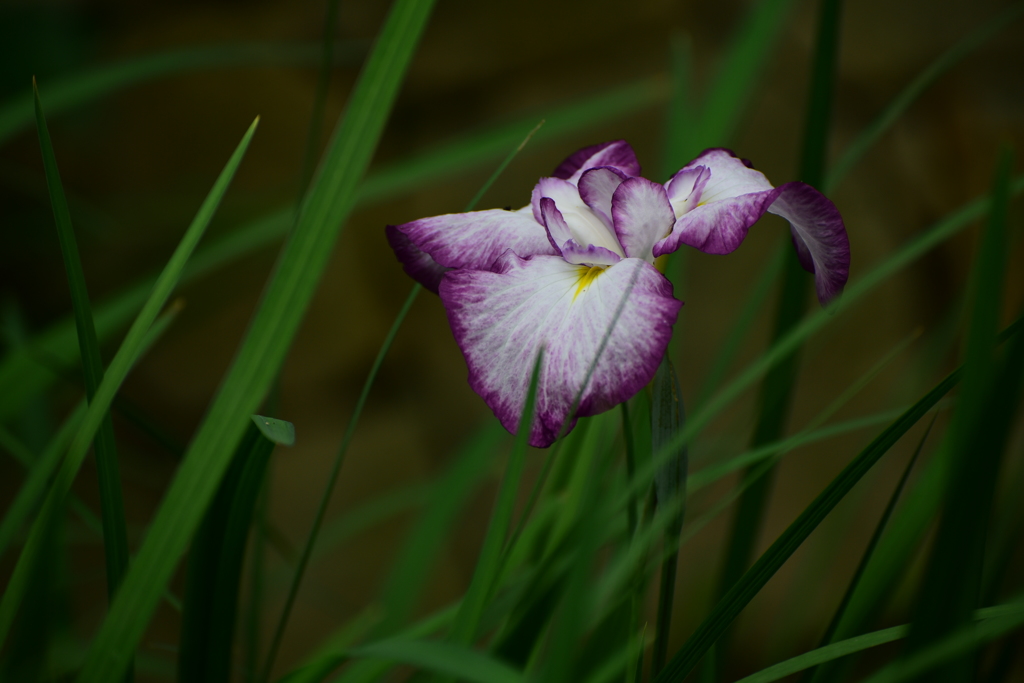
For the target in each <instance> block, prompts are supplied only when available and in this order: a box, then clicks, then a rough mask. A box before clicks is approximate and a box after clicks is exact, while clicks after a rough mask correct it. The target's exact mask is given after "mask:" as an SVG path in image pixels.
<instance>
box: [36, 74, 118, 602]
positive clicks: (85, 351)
mask: <svg viewBox="0 0 1024 683" xmlns="http://www.w3.org/2000/svg"><path fill="white" fill-rule="evenodd" d="M32 94H33V103H34V105H35V115H36V130H37V132H38V133H39V147H40V149H41V150H42V154H43V168H44V169H45V172H46V186H47V188H48V190H49V193H50V203H51V204H52V206H53V219H54V223H56V224H57V236H58V239H59V241H60V249H61V254H62V255H63V257H64V269H65V270H66V271H67V277H68V288H69V289H70V291H71V304H72V307H73V309H74V315H75V329H76V330H77V332H78V347H79V352H80V354H81V357H82V375H83V378H84V379H85V395H86V399H87V400H89V401H93V400H94V399H95V397H96V390H97V389H98V388H99V386H100V382H101V381H102V380H103V360H102V358H100V344H99V341H98V340H97V338H96V326H95V325H94V323H93V319H92V307H91V305H90V303H89V292H88V289H87V288H86V283H85V272H84V270H83V269H82V262H81V259H80V257H79V254H78V243H77V241H76V240H75V231H74V228H72V226H71V212H70V211H69V210H68V202H67V199H66V198H65V196H64V187H63V185H62V183H61V179H60V172H59V171H58V169H57V158H56V156H55V155H54V152H53V144H52V142H51V141H50V132H49V130H48V128H47V126H46V117H45V116H44V115H43V105H42V102H40V101H39V88H38V87H37V86H36V80H35V78H33V79H32ZM93 452H94V453H95V454H96V473H97V478H98V479H99V488H100V510H101V519H102V521H103V552H104V555H105V558H106V569H107V598H108V600H112V599H113V598H114V594H115V593H116V592H117V589H118V587H119V586H120V585H121V581H122V580H123V579H124V575H125V573H126V572H127V571H128V525H127V523H126V522H125V516H124V498H123V496H122V493H121V475H120V472H119V468H118V464H117V447H116V443H115V440H114V425H113V423H112V422H111V420H110V413H109V412H106V413H104V415H103V417H102V420H101V422H100V426H99V429H98V430H97V431H96V438H95V440H94V441H93Z"/></svg>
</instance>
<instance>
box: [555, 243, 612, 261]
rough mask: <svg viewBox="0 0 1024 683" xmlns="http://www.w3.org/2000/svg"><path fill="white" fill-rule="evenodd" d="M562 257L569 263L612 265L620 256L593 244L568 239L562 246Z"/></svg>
mask: <svg viewBox="0 0 1024 683" xmlns="http://www.w3.org/2000/svg"><path fill="white" fill-rule="evenodd" d="M562 258H564V259H565V260H566V261H568V262H569V263H574V264H576V265H587V266H614V265H615V264H616V263H618V262H619V261H621V260H622V258H621V257H620V256H619V255H618V254H616V253H615V252H614V251H609V250H608V249H605V248H604V247H599V246H597V245H595V244H590V245H587V246H583V245H581V244H580V243H579V242H577V241H576V240H569V241H568V242H566V243H565V245H564V246H563V247H562Z"/></svg>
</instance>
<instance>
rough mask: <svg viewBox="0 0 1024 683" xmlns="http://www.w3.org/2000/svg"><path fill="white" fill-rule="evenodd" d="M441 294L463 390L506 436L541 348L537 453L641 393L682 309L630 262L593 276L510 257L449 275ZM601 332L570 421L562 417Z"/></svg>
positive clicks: (645, 266) (541, 259)
mask: <svg viewBox="0 0 1024 683" xmlns="http://www.w3.org/2000/svg"><path fill="white" fill-rule="evenodd" d="M638 269H639V270H638ZM631 283H632V289H629V288H630V285H631ZM440 293H441V301H442V302H443V303H444V306H445V309H446V310H447V312H448V320H449V322H450V323H451V326H452V331H453V333H454V335H455V339H456V341H457V343H458V344H459V347H460V348H461V349H462V352H463V354H464V355H465V357H466V363H467V365H468V366H469V383H470V386H471V387H472V388H473V390H474V391H476V392H477V393H478V394H480V396H481V397H483V399H484V401H485V402H486V403H487V405H488V406H490V408H491V409H492V410H493V411H494V413H495V415H496V416H497V417H498V419H499V420H500V421H501V423H502V424H503V425H504V426H505V428H506V429H508V430H510V431H515V430H516V429H517V427H518V423H519V418H520V414H521V412H522V410H523V405H524V403H525V401H526V394H527V391H528V390H529V383H530V376H531V373H532V371H533V365H534V362H535V361H536V358H537V354H538V352H539V351H540V349H541V348H542V347H543V348H544V364H543V367H542V369H541V374H540V383H539V386H538V392H537V414H536V418H535V420H534V423H533V426H532V429H531V432H530V444H531V445H533V446H539V447H544V446H548V445H550V444H551V443H552V442H553V441H554V440H555V438H557V436H558V434H559V433H560V431H561V429H562V424H563V422H566V421H567V420H568V425H567V429H566V431H568V429H569V428H571V427H572V426H573V425H574V424H575V420H576V417H582V416H586V415H595V414H597V413H600V412H602V411H604V410H607V409H609V408H611V407H613V406H615V405H616V404H618V403H621V402H622V401H625V400H627V399H629V398H630V397H631V396H633V395H634V394H636V393H637V392H638V391H639V390H640V389H641V388H643V387H644V386H645V385H646V384H647V383H648V382H649V381H650V379H651V377H652V376H653V375H654V372H655V370H656V369H657V366H658V363H659V362H660V361H661V358H662V356H663V355H664V352H665V348H666V346H667V345H668V342H669V339H670V337H671V334H672V325H673V324H674V323H675V320H676V316H677V314H678V312H679V308H680V306H682V303H681V302H679V301H677V300H676V299H674V298H673V297H672V285H671V283H669V281H668V280H667V279H666V278H665V277H664V276H663V275H662V274H661V273H659V272H658V271H657V270H656V269H655V268H654V267H653V266H652V265H650V264H649V263H646V262H645V261H641V260H639V259H623V260H622V261H620V262H619V263H617V264H615V265H614V266H611V267H608V268H604V269H600V268H588V267H586V266H577V265H572V264H570V263H566V262H565V261H564V260H563V259H561V258H558V257H552V256H534V257H532V258H530V259H522V258H520V257H518V256H516V255H515V254H514V253H511V252H508V253H506V254H505V255H504V256H502V257H501V258H500V259H499V260H498V261H497V262H496V263H495V268H494V270H493V271H472V270H453V271H449V272H448V273H446V274H445V276H444V278H443V279H442V281H441V287H440ZM627 293H628V300H627V301H626V303H625V305H624V306H623V307H622V309H621V310H622V313H621V316H620V317H619V319H618V320H617V321H615V314H616V311H617V310H618V309H619V304H620V303H621V301H622V299H623V296H624V295H626V294H627ZM613 321H615V324H614V325H613V324H612V323H613ZM609 328H611V332H610V335H609V336H608V342H607V345H606V346H605V348H604V351H603V353H602V354H601V356H600V359H599V360H598V361H597V364H596V366H595V369H594V372H593V375H592V376H591V378H590V381H589V382H588V384H587V386H586V388H585V390H584V391H583V393H582V399H581V401H580V404H579V408H578V410H577V411H576V415H573V416H570V415H569V410H570V408H571V407H572V403H573V401H574V399H575V398H576V395H577V393H578V392H580V390H581V387H582V384H583V381H584V379H585V378H586V376H587V372H588V369H589V367H590V365H591V363H592V362H593V361H594V359H595V357H596V356H597V352H598V349H599V348H600V347H601V344H602V340H603V339H604V337H605V335H606V334H609V333H608V331H609Z"/></svg>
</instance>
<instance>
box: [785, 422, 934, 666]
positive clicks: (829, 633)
mask: <svg viewBox="0 0 1024 683" xmlns="http://www.w3.org/2000/svg"><path fill="white" fill-rule="evenodd" d="M937 418H938V413H936V414H935V415H934V416H933V417H932V421H931V423H930V424H929V425H928V429H926V430H925V432H924V434H922V435H921V440H920V441H919V442H918V443H917V448H915V449H914V454H913V455H912V456H911V457H910V461H909V462H907V466H906V467H905V468H904V469H903V475H902V476H901V477H900V480H899V481H898V482H897V483H896V488H895V489H894V490H893V492H892V496H890V498H889V502H888V504H886V506H885V510H884V511H883V512H882V516H881V518H880V519H879V520H878V524H877V525H876V526H875V531H874V533H873V534H872V535H871V540H870V541H868V545H867V547H866V548H865V549H864V554H863V555H862V556H861V558H860V562H858V563H857V568H856V569H855V570H854V572H853V577H852V578H851V579H850V583H849V585H848V586H847V587H846V592H845V593H843V597H842V599H841V600H840V601H839V606H838V607H837V608H836V612H835V614H834V615H832V620H831V621H830V622H829V624H828V627H827V628H826V629H825V634H824V635H823V636H822V637H821V641H820V643H819V645H818V647H819V648H824V647H826V646H828V645H830V644H831V643H832V642H833V641H834V640H835V634H836V629H837V628H838V626H839V624H840V622H841V621H842V620H843V616H844V615H845V613H846V608H847V606H849V604H850V600H851V599H852V597H853V595H854V593H855V592H856V590H857V585H858V584H859V583H860V579H861V577H862V576H863V575H864V569H865V568H866V567H867V566H868V563H870V562H871V558H872V556H873V555H874V553H875V550H876V549H877V548H878V542H879V540H881V538H882V532H884V531H885V527H886V525H887V524H888V523H889V519H890V518H891V517H892V513H893V511H894V510H895V509H896V502H897V501H898V500H899V498H900V494H901V493H903V487H904V486H905V485H906V483H907V478H908V477H910V471H911V470H912V469H913V468H914V464H915V463H916V462H917V458H918V456H919V455H921V451H922V450H923V449H924V444H925V441H927V440H928V435H929V434H931V432H932V428H933V427H934V426H935V420H936V419H937ZM835 674H836V670H835V669H831V668H822V669H820V670H818V669H817V668H814V667H812V668H810V669H808V670H807V671H806V672H805V673H804V676H803V678H802V679H801V680H802V681H805V682H808V681H821V682H824V681H833V680H836V678H837V677H836V675H835Z"/></svg>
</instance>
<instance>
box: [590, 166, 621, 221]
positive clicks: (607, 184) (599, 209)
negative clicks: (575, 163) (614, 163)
mask: <svg viewBox="0 0 1024 683" xmlns="http://www.w3.org/2000/svg"><path fill="white" fill-rule="evenodd" d="M625 179H626V176H625V174H623V173H622V171H620V170H618V169H615V168H612V167H610V166H601V167H600V168H591V169H589V170H587V171H584V172H583V175H581V176H580V182H579V191H580V199H582V200H583V202H584V203H585V204H586V205H587V206H589V207H590V210H591V211H593V212H594V213H596V214H597V215H598V217H599V218H600V219H601V220H603V221H604V222H605V223H606V224H608V225H612V195H613V194H615V188H617V187H618V186H619V185H621V184H622V181H623V180H625Z"/></svg>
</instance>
